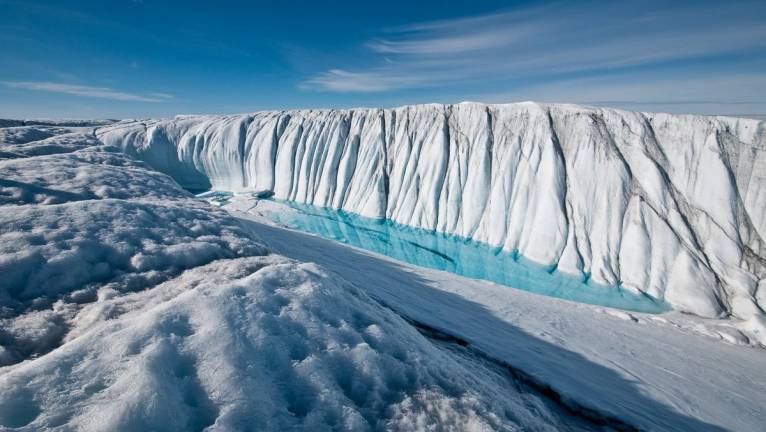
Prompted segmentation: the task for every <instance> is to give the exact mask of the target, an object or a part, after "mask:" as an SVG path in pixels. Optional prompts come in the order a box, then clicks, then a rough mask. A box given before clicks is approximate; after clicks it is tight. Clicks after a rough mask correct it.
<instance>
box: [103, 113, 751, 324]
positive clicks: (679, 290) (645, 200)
mask: <svg viewBox="0 0 766 432" xmlns="http://www.w3.org/2000/svg"><path fill="white" fill-rule="evenodd" d="M97 136H98V138H99V139H100V140H101V141H103V142H104V143H106V144H109V145H116V146H119V147H121V148H122V149H123V150H124V151H126V152H127V153H128V154H129V155H131V156H134V157H138V158H140V159H142V160H143V161H145V162H147V163H148V164H150V165H151V166H152V167H154V168H155V169H157V170H159V171H162V172H165V173H167V174H169V175H171V176H172V177H173V178H174V179H175V180H176V181H178V182H179V183H180V184H181V185H182V186H184V187H186V188H188V189H192V190H194V189H199V190H201V189H215V190H227V191H259V192H260V191H273V193H274V196H275V197H276V198H278V199H284V200H291V201H296V202H300V203H307V204H313V205H318V206H327V207H332V208H341V209H344V210H346V211H350V212H355V213H359V214H361V215H365V216H370V217H380V218H383V217H384V218H388V219H390V220H393V221H396V222H398V223H402V224H405V225H410V226H414V227H419V228H426V229H433V230H437V231H441V232H446V233H450V234H456V235H460V236H465V237H471V238H473V239H475V240H478V241H482V242H486V243H488V244H490V245H493V246H497V247H501V248H503V249H504V250H506V251H517V252H519V253H520V254H522V255H523V256H525V257H527V258H529V259H532V260H534V261H537V262H540V263H543V264H546V265H550V266H551V268H552V269H557V270H559V271H564V272H568V273H572V274H579V275H582V277H583V278H588V279H591V280H593V281H595V282H598V283H603V284H610V285H619V286H621V287H622V288H625V289H630V290H634V291H638V292H643V293H646V294H648V295H650V296H653V297H655V298H660V299H664V300H666V301H667V302H669V303H670V304H671V305H673V306H674V307H675V308H676V309H679V310H682V311H687V312H691V313H694V314H698V315H702V316H706V317H726V316H731V315H733V316H736V317H739V318H743V319H748V318H751V317H753V316H756V315H762V314H763V312H764V308H766V244H764V241H763V238H764V235H766V122H764V121H757V120H749V119H736V118H727V117H704V116H688V115H687V116H678V115H668V114H648V113H637V112H628V111H621V110H613V109H598V108H589V107H582V106H574V105H541V104H536V103H518V104H507V105H483V104H477V103H461V104H456V105H418V106H407V107H401V108H396V109H354V110H302V111H301V110H298V111H268V112H259V113H255V114H249V115H233V116H181V117H176V118H173V119H167V120H151V121H136V122H126V123H120V124H117V125H112V126H106V127H103V128H100V129H99V130H98V131H97Z"/></svg>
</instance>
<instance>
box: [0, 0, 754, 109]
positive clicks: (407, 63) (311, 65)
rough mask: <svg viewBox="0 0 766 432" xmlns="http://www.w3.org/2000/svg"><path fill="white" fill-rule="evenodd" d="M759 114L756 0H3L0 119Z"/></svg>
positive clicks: (0, 15)
mask: <svg viewBox="0 0 766 432" xmlns="http://www.w3.org/2000/svg"><path fill="white" fill-rule="evenodd" d="M526 100H533V101H539V102H562V103H580V104H586V105H598V106H611V107H617V108H624V109H629V110H639V111H659V112H672V113H693V114H729V115H761V116H763V115H764V114H766V1H763V0H757V1H694V2H691V1H654V0H646V1H635V2H619V1H603V2H599V1H578V2H566V1H556V2H550V1H545V2H540V1H515V2H514V1H503V2H501V1H492V0H487V1H477V0H473V1H452V0H451V1H443V0H442V1H417V0H408V1H399V0H387V1H385V2H372V1H369V2H368V1H329V0H328V1H305V2H304V1H288V0H285V1H262V2H258V1H240V2H238V1H226V0H219V1H194V0H188V1H183V2H181V1H178V2H170V1H154V0H122V1H120V0H107V1H104V0H99V1H76V0H70V1H32V0H19V1H16V0H0V117H4V118H30V117H67V118H143V117H160V116H162V117H166V116H173V115H176V114H230V113H245V112H253V111H258V110H263V109H290V108H353V107H362V106H365V107H393V106H400V105H406V104H416V103H431V102H438V103H455V102H461V101H479V102H488V103H507V102H517V101H526Z"/></svg>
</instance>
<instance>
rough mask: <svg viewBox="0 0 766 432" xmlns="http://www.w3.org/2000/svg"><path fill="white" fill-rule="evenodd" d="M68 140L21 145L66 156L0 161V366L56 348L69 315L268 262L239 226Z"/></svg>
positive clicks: (165, 184)
mask: <svg viewBox="0 0 766 432" xmlns="http://www.w3.org/2000/svg"><path fill="white" fill-rule="evenodd" d="M76 137H82V135H81V134H77V133H74V134H73V133H67V134H64V135H60V136H54V137H49V138H45V139H43V140H42V141H37V142H34V143H28V144H25V145H29V144H37V148H38V149H42V148H46V149H48V150H50V151H53V152H54V153H59V151H63V150H64V148H66V149H65V150H66V152H67V153H63V154H52V155H43V156H19V157H17V158H15V159H6V160H0V274H2V283H0V365H3V364H11V363H15V362H18V361H20V360H23V359H26V358H28V357H30V356H33V355H39V354H44V353H45V352H47V351H49V350H51V349H53V348H55V347H56V346H57V345H58V344H59V343H60V342H61V340H62V338H63V337H64V336H65V335H66V334H67V332H68V331H69V327H71V325H72V324H71V319H72V317H73V315H74V314H76V312H77V310H79V308H80V307H81V306H82V305H83V304H87V303H89V302H92V301H95V300H96V299H97V297H98V296H100V295H106V294H105V293H111V294H109V295H114V294H115V293H125V292H132V291H137V290H142V289H147V288H150V287H152V286H154V285H156V284H157V283H160V282H162V281H164V280H167V279H168V278H171V277H173V276H175V275H177V274H179V273H180V272H182V271H183V270H185V269H188V268H191V267H195V266H198V265H203V264H207V263H209V262H211V261H213V260H217V259H223V258H235V257H244V256H253V255H263V254H266V253H267V249H266V247H265V246H264V245H263V244H262V243H261V242H260V241H259V240H257V238H256V236H255V235H254V234H253V233H252V232H250V231H248V230H247V229H245V228H243V227H242V226H241V224H240V223H239V222H238V221H237V220H235V219H234V218H232V217H230V216H229V215H228V214H227V213H226V212H224V211H222V210H220V209H216V208H213V207H211V206H209V205H207V204H206V203H204V202H201V201H199V200H196V199H194V198H193V197H192V196H191V195H190V194H189V193H188V192H186V191H185V190H183V189H181V188H180V187H179V186H178V184H176V183H175V182H174V181H173V180H172V179H171V178H170V177H168V176H167V175H165V174H161V173H158V172H156V171H153V170H151V169H150V168H148V167H147V166H146V165H145V164H144V163H143V162H140V161H136V160H133V159H131V158H130V157H128V156H126V155H124V154H122V153H120V152H115V151H108V150H110V149H109V148H105V147H103V146H101V145H100V143H98V141H96V140H95V138H92V135H91V137H90V138H85V139H82V140H81V141H76ZM94 141H95V143H94ZM40 143H44V144H40ZM70 143H74V144H75V145H74V146H71V147H68V145H69V144H70ZM93 144H98V146H93ZM8 147H9V146H8V145H4V146H0V150H5V149H7V148H8ZM78 149H79V150H78ZM112 150H114V149H112Z"/></svg>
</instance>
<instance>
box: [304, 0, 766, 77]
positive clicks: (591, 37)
mask: <svg viewBox="0 0 766 432" xmlns="http://www.w3.org/2000/svg"><path fill="white" fill-rule="evenodd" d="M764 16H766V7H765V6H764V4H763V3H759V2H752V3H739V4H728V3H718V2H708V3H701V4H698V5H694V6H693V7H692V6H691V5H689V4H680V3H679V5H671V6H667V5H663V4H662V3H659V2H653V1H648V2H641V3H640V4H638V3H636V4H634V5H626V4H625V3H623V2H615V3H614V4H599V5H595V4H589V5H585V6H583V5H582V4H581V3H579V2H578V3H576V4H572V3H550V4H548V5H544V6H540V7H534V8H526V9H518V10H510V11H499V12H496V13H491V14H485V15H480V16H471V17H460V18H455V19H448V20H440V21H431V22H424V23H415V24H413V25H409V26H405V27H400V28H394V29H388V30H385V31H383V32H382V33H381V35H380V36H379V37H376V38H374V39H373V40H370V41H368V42H367V43H366V44H364V48H365V49H366V53H367V54H366V58H365V59H364V60H365V61H364V62H363V63H365V64H369V65H370V66H368V67H366V68H361V69H359V68H349V67H344V66H343V65H342V64H338V65H337V66H336V67H334V68H332V69H330V70H327V71H324V72H320V73H318V74H316V75H315V76H313V77H310V78H308V79H307V80H306V81H305V82H304V83H303V84H302V86H301V87H302V88H310V89H315V90H324V91H332V92H383V91H391V90H398V89H412V88H420V87H439V86H454V85H455V84H465V83H482V82H487V81H503V82H509V81H511V82H512V81H514V80H518V81H521V80H525V79H532V78H534V79H537V80H540V79H541V78H545V77H551V79H561V78H562V77H566V76H567V75H573V74H595V73H602V74H603V73H610V72H614V71H620V70H626V69H631V68H633V69H635V68H642V67H644V68H646V67H652V66H656V65H662V64H670V63H673V62H676V63H678V62H683V61H690V60H696V61H699V60H705V59H709V58H715V57H717V56H718V57H720V56H731V55H744V54H746V53H748V52H751V51H753V50H760V51H763V50H764V49H766V26H764V25H763V21H762V19H763V17H764ZM356 63H362V62H356Z"/></svg>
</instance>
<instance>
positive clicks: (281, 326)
mask: <svg viewBox="0 0 766 432" xmlns="http://www.w3.org/2000/svg"><path fill="white" fill-rule="evenodd" d="M88 315H90V316H92V315H101V316H102V317H109V318H110V319H109V320H108V321H101V322H100V323H99V324H96V325H92V326H91V327H90V328H89V329H88V330H87V331H85V332H84V333H83V334H82V335H80V336H79V337H77V338H75V339H73V340H72V341H70V342H69V343H67V344H66V345H65V346H64V347H62V348H61V349H59V350H56V351H54V352H52V353H50V354H48V355H46V356H45V357H43V358H40V359H37V360H34V361H30V362H27V363H24V364H21V365H19V366H17V367H14V368H13V369H11V370H9V371H6V372H5V373H4V374H3V375H0V388H2V389H3V391H2V392H0V407H2V408H0V425H2V426H6V427H21V429H22V430H39V429H43V428H53V427H61V428H74V429H78V430H94V431H96V430H98V431H102V430H136V431H138V430H157V431H162V430H202V429H204V428H207V429H206V430H211V431H213V430H243V429H246V430H266V429H268V430H288V429H291V430H295V429H301V430H332V429H343V430H373V429H386V430H433V429H434V428H436V429H439V430H498V429H506V430H513V429H516V428H518V427H520V426H521V425H524V427H525V428H532V429H540V430H546V429H548V430H555V428H554V426H553V425H555V424H557V422H559V421H561V419H560V418H558V417H557V416H558V414H556V413H555V412H551V411H550V409H549V408H548V407H547V406H546V404H545V403H543V402H542V401H541V400H540V399H539V398H536V397H534V396H532V395H525V394H523V393H522V391H521V390H513V387H512V386H511V385H510V384H511V383H510V382H509V381H508V378H507V377H504V376H503V375H502V374H499V373H498V372H497V371H494V370H491V369H489V368H486V367H483V366H481V365H480V364H479V365H473V366H469V365H467V364H465V363H463V362H461V361H460V360H458V359H455V358H454V357H453V356H452V355H450V353H449V352H447V351H445V350H442V349H439V348H437V347H436V346H435V345H434V344H432V343H431V342H429V341H428V340H427V339H425V338H424V337H423V336H422V335H421V334H420V333H418V332H417V331H416V330H415V329H414V328H413V327H412V326H410V325H409V324H408V323H406V322H405V321H404V320H402V319H401V318H400V317H399V316H397V315H395V314H394V313H393V312H391V311H389V310H388V309H385V308H383V307H381V306H380V305H378V304H377V303H376V302H375V301H373V300H371V299H370V298H369V297H367V296H366V295H365V294H364V293H362V292H360V291H358V290H357V289H355V288H353V287H351V286H349V285H347V284H344V283H342V282H339V281H337V280H334V279H333V278H331V277H329V276H328V275H326V274H325V273H324V272H323V271H322V270H320V269H319V268H318V267H316V266H315V265H312V264H299V263H296V262H294V261H290V260H287V259H285V258H282V257H276V256H270V257H256V258H241V259H235V260H223V261H217V262H215V263H212V264H209V265H207V266H204V267H198V268H195V269H193V270H190V271H188V272H186V273H184V274H183V275H182V276H180V277H179V278H177V279H174V280H171V281H168V282H165V283H164V284H162V285H159V286H157V287H156V288H154V289H152V290H148V291H143V292H140V293H135V294H133V295H129V296H123V297H119V298H113V299H107V300H103V301H99V302H97V303H94V304H92V305H90V306H88V307H87V308H85V309H83V311H82V312H81V313H80V316H88ZM509 388H511V390H512V391H513V392H512V393H508V389H509ZM509 396H511V397H509ZM512 396H518V397H512Z"/></svg>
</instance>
